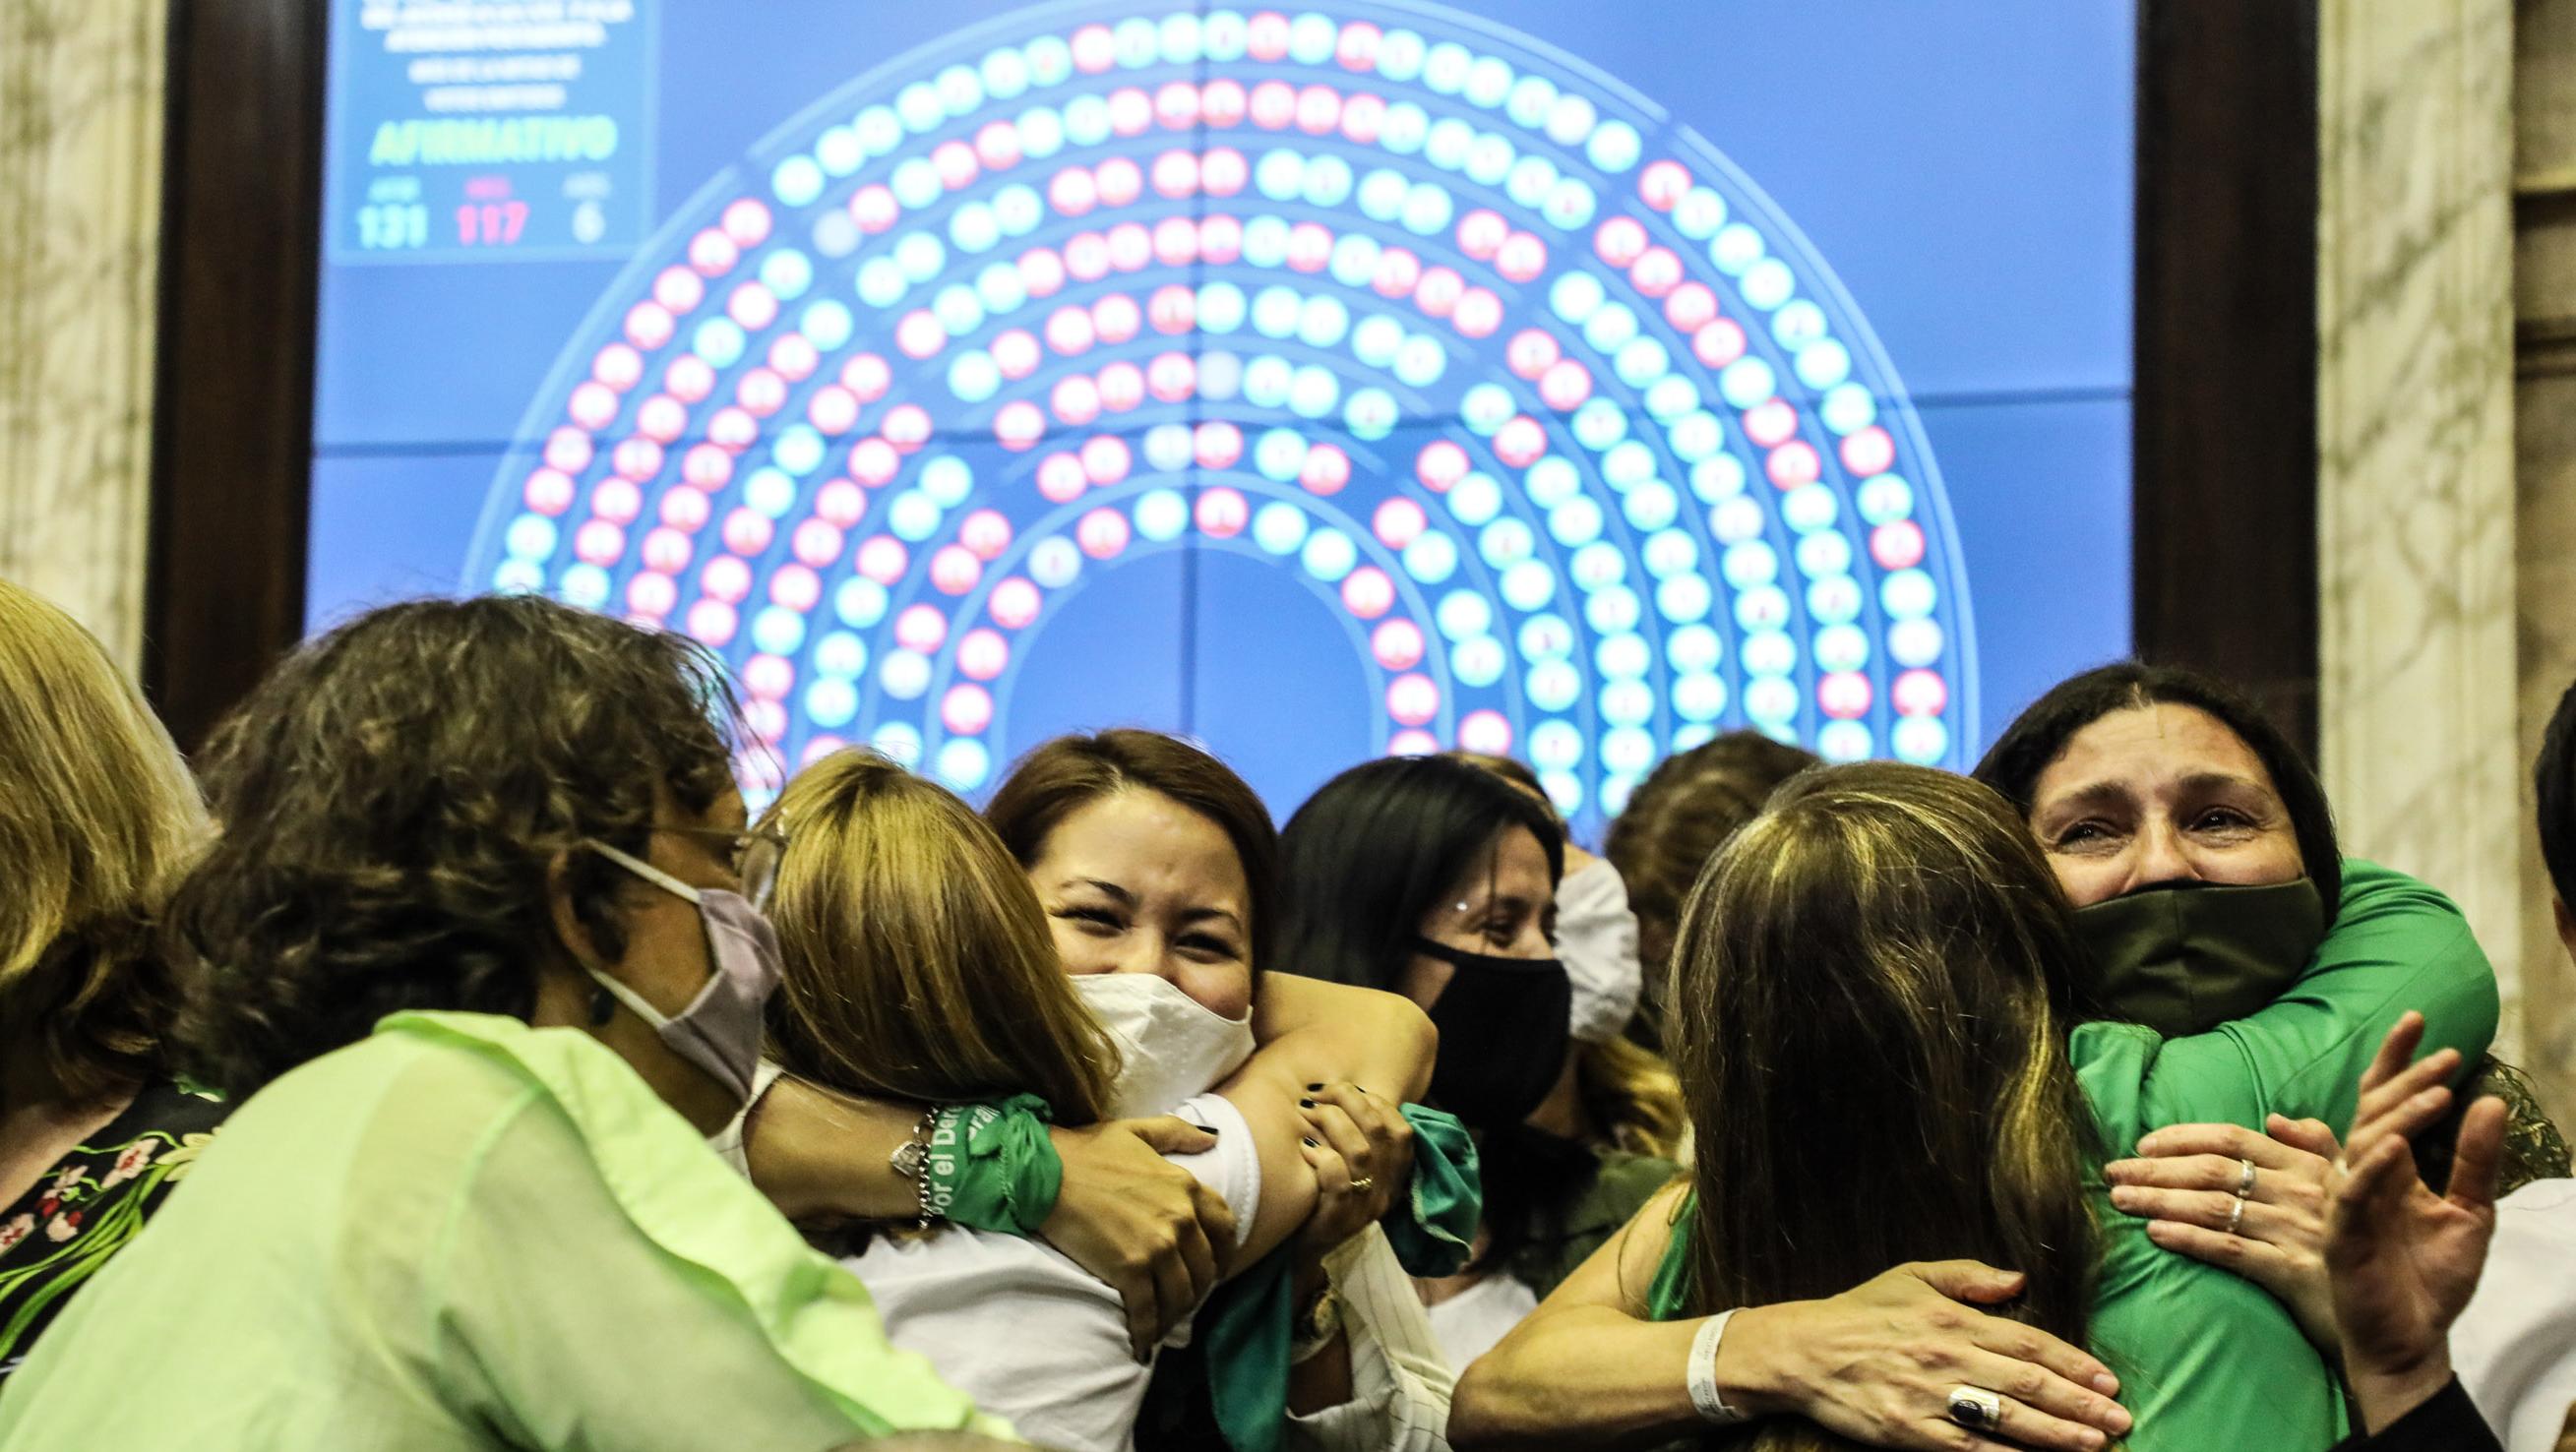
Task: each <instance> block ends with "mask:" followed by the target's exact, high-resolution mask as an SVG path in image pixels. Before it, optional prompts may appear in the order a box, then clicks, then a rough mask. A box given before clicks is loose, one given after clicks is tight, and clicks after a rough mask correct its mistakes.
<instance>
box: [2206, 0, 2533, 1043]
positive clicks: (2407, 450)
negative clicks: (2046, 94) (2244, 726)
mask: <svg viewBox="0 0 2576 1452" xmlns="http://www.w3.org/2000/svg"><path fill="white" fill-rule="evenodd" d="M2513 46H2514V5H2513V0H2323V3H2322V4H2321V5H2320V6H2319V47H2320V49H2319V57H2318V72H2319V76H2318V85H2319V126H2320V138H2319V140H2320V175H2319V182H2320V195H2319V200H2318V218H2317V326H2318V334H2319V336H2318V340H2317V343H2318V377H2317V390H2318V398H2317V402H2318V420H2317V427H2318V454H2319V459H2318V467H2319V477H2318V481H2317V487H2318V532H2319V538H2318V545H2319V575H2320V587H2321V589H2322V592H2323V598H2322V599H2321V601H2320V602H2319V603H2320V607H2321V610H2320V613H2321V630H2320V635H2321V639H2320V642H2319V673H2320V680H2319V702H2318V704H2319V714H2320V718H2321V723H2322V724H2321V731H2320V737H2321V740H2320V757H2321V760H2320V766H2321V767H2322V769H2323V771H2324V773H2325V777H2326V785H2327V789H2328V791H2329V792H2330V793H2331V794H2332V797H2333V800H2334V802H2335V806H2336V809H2337V811H2338V813H2339V815H2340V818H2341V824H2342V828H2343V835H2344V842H2345V845H2346V847H2347V850H2349V851H2350V852H2351V853H2353V854H2354V855H2357V856H2363V857H2369V858H2373V859H2376V860H2379V861H2383V862H2386V863H2388V864H2390V865H2392V866H2395V867H2398V868H2401V869H2403V870H2406V871H2409V872H2412V873H2415V874H2416V875H2418V876H2420V877H2423V878H2425V879H2426V880H2428V881H2430V882H2432V883H2434V884H2436V885H2438V886H2440V887H2442V888H2443V889H2445V890H2446V891H2448V892H2449V893H2450V894H2451V895H2452V896H2453V897H2454V898H2455V899H2457V900H2458V902H2459V903H2460V906H2461V907H2462V908H2463V909H2464V910H2465V911H2466V912H2467V913H2468V915H2469V920H2470V922H2471V924H2472V925H2473V926H2474V927H2475V929H2476V930H2477V933H2478V937H2479V940H2480V941H2481V942H2482V943H2483V944H2484V945H2485V946H2486V949H2487V951H2488V954H2489V955H2490V956H2491V957H2492V958H2493V959H2494V960H2495V962H2496V966H2497V969H2498V971H2499V972H2500V974H2501V975H2502V977H2503V980H2504V988H2505V1000H2506V1023H2505V1030H2504V1033H2503V1035H2502V1036H2501V1037H2500V1038H2499V1040H2498V1043H2497V1051H2498V1052H2499V1053H2500V1054H2501V1055H2503V1056H2505V1057H2507V1058H2519V1057H2521V1056H2522V1054H2523V1047H2524V1046H2523V1042H2522V1036H2521V1023H2522V1013H2523V1002H2524V997H2525V995H2524V992H2523V988H2524V984H2523V974H2522V969H2523V961H2524V958H2525V949H2524V942H2523V909H2524V901H2523V899H2524V896H2525V891H2524V879H2523V864H2522V844H2523V842H2524V840H2525V837H2526V835H2527V833H2528V828H2527V827H2526V826H2525V825H2524V823H2523V818H2522V815H2521V812H2520V803H2521V797H2520V795H2519V793H2518V790H2517V785H2516V783H2517V777H2518V776H2519V774H2520V773H2521V771H2522V762H2523V760H2524V758H2523V757H2522V755H2521V752H2520V736H2519V732H2518V719H2517V710H2518V702H2517V699H2516V696H2517V691H2516V674H2515V593H2514V575H2515V569H2514V567H2515V559H2514V538H2515V529H2514V505H2515V498H2514V490H2515V476H2514V432H2513V427H2514V426H2513V216H2512V206H2511V181H2512V174H2513V74H2514V71H2513V62H2514V53H2513ZM2247 144H2248V145H2260V144H2262V141H2261V139H2260V138H2247ZM2215 587H2216V588H2224V584H2223V582H2218V583H2217V584H2216V586H2215Z"/></svg>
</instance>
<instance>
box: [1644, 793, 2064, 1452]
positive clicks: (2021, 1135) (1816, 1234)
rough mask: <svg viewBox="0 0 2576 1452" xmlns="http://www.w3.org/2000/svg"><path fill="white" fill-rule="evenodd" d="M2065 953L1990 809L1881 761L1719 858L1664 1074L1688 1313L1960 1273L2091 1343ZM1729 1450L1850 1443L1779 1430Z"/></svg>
mask: <svg viewBox="0 0 2576 1452" xmlns="http://www.w3.org/2000/svg"><path fill="white" fill-rule="evenodd" d="M2080 952H2081V949H2080V948H2079V947H2078V946H2077V942H2076V939H2075V936H2074V928H2073V925H2072V922H2071V920H2070V917H2069V911H2068V909H2067V906H2066V900H2065V897H2064V895H2063V894H2062V893H2061V892H2060V891H2059V889H2058V886H2057V879H2056V878H2055V876H2054V875H2052V874H2051V873H2050V871H2049V869H2048V865H2047V863H2046V862H2044V861H2042V860H2041V858H2040V855H2039V851H2038V849H2037V848H2036V847H2035V846H2034V845H2033V844H2032V842H2031V839H2030V833H2029V830H2028V829H2027V828H2025V827H2024V826H2023V825H2022V822H2021V818H2020V817H2019V815H2018V814H2016V813H2015V812H2014V811H2013V810H2012V808H2011V807H2010V806H2009V805H2007V804H2006V803H2005V801H2004V800H2003V798H2002V797H2000V796H1998V795H1996V794H1995V793H1994V792H1993V791H1991V790H1989V789H1987V788H1985V787H1983V786H1980V785H1978V784H1977V783H1975V782H1972V781H1969V780H1968V779H1966V778H1964V777H1958V776H1952V775H1950V774H1948V773H1946V772H1938V771H1932V770H1929V769H1926V768H1923V767H1915V766H1903V765H1898V764H1895V763H1891V762H1864V763H1857V764H1854V765H1850V766H1834V767H1822V768H1818V769H1816V770H1814V771H1810V772H1807V773H1805V774H1803V775H1801V776H1798V777H1796V778H1794V779H1792V780H1791V781H1790V782H1789V783H1788V784H1787V785H1785V786H1783V787H1782V788H1781V789H1780V790H1779V792H1778V793H1777V794H1776V795H1775V796H1774V797H1773V798H1772V802H1771V806H1770V808H1769V810H1768V811H1767V812H1765V813H1764V814H1763V815H1762V816H1761V817H1759V818H1757V819H1755V820H1754V821H1753V822H1752V823H1751V824H1749V825H1747V826H1746V827H1745V828H1744V829H1743V830H1742V831H1740V832H1738V833H1737V834H1736V835H1735V837H1734V838H1733V839H1732V840H1731V841H1730V842H1728V844H1727V845H1726V846H1725V847H1724V848H1723V849H1721V850H1720V851H1719V853H1718V855H1717V857H1716V858H1715V859H1713V861H1712V862H1711V864H1710V867H1709V870H1708V872H1707V874H1706V875H1705V876H1704V877H1703V878H1702V879H1701V882H1700V885H1699V887H1698V889H1697V890H1696V891H1695V892H1693V893H1692V895H1691V899H1690V901H1689V903H1688V904H1687V905H1686V906H1685V908H1684V909H1683V914H1682V925H1681V934H1680V937H1679V939H1678V941H1677V942H1676V944H1675V946H1674V953H1673V972H1674V977H1673V1016H1672V1019H1671V1021H1670V1028H1671V1031H1672V1035H1673V1057H1674V1061H1675V1063H1676V1065H1677V1066H1678V1067H1679V1069H1680V1072H1681V1078H1682V1085H1683V1092H1684V1094H1685V1095H1686V1096H1688V1098H1689V1100H1690V1107H1691V1118H1692V1122H1693V1123H1695V1124H1697V1125H1699V1126H1700V1127H1701V1131H1702V1132H1701V1133H1700V1135H1699V1136H1698V1149H1697V1163H1696V1164H1695V1166H1694V1169H1693V1183H1694V1186H1695V1188H1696V1195H1695V1199H1694V1202H1693V1208H1692V1210H1691V1212H1690V1213H1689V1214H1688V1215H1686V1216H1685V1217H1684V1218H1683V1219H1682V1221H1681V1222H1680V1224H1679V1225H1678V1226H1677V1227H1676V1230H1677V1232H1678V1233H1682V1234H1686V1235H1687V1236H1688V1237H1689V1242H1688V1243H1689V1249H1690V1255H1689V1265H1690V1271H1691V1283H1690V1289H1689V1294H1688V1297H1687V1309H1688V1311H1689V1312H1690V1313H1691V1314H1694V1315H1706V1314H1709V1313H1711V1312H1715V1311H1720V1310H1724V1309H1726V1308H1727V1307H1730V1306H1756V1305H1768V1304H1772V1303H1775V1302H1780V1301H1789V1300H1800V1299H1806V1298H1809V1297H1820V1296H1829V1295H1833V1294H1835V1293H1836V1292H1839V1291H1842V1290H1845V1289H1847V1288H1849V1287H1851V1286H1854V1285H1857V1284H1859V1283H1860V1282H1862V1281H1865V1280H1867V1279H1869V1278H1870V1277H1872V1276H1875V1275H1878V1274H1879V1273H1881V1272H1883V1271H1885V1270H1887V1269H1888V1268H1889V1267H1891V1266H1894V1265H1897V1264H1900V1263H1902V1262H1905V1261H1913V1260H1946V1259H1954V1258H1970V1259H1976V1260H1982V1261H1985V1262H1987V1263H1988V1264H1991V1265H1999V1266H2010V1267H2012V1268H2014V1269H2016V1270H2020V1271H2023V1272H2026V1273H2027V1274H2028V1276H2029V1282H2028V1286H2027V1289H2025V1291H2024V1292H2023V1294H2022V1295H2021V1297H2020V1298H2019V1299H2018V1300H2017V1301H2016V1302H2014V1303H2013V1305H2011V1306H2010V1307H2009V1308H2005V1309H2003V1310H2002V1311H2001V1312H2000V1313H2001V1314H2004V1315H2008V1316H2011V1317H2013V1318H2015V1319H2017V1320H2020V1321H2023V1322H2026V1323H2028V1324H2030V1325H2033V1326H2036V1327H2039V1328H2041V1329H2043V1330H2045V1331H2048V1332H2050V1333H2052V1334H2054V1335H2056V1336H2059V1337H2061V1338H2063V1339H2065V1340H2067V1341H2069V1342H2072V1343H2074V1344H2076V1345H2079V1346H2080V1345H2083V1344H2084V1341H2085V1326H2086V1321H2087V1317H2088V1314H2089V1309H2090V1304H2091V1300H2092V1284H2093V1277H2094V1270H2095V1256H2096V1231H2095V1227H2094V1225H2093V1221H2092V1218H2091V1214H2090V1211H2089V1210H2088V1208H2087V1206H2086V1202H2085V1199H2084V1192H2083V1187H2082V1172H2083V1166H2084V1164H2085V1162H2086V1159H2087V1157H2088V1156H2091V1155H2097V1154H2098V1151H2097V1149H2096V1148H2095V1144H2094V1135H2093V1133H2092V1131H2091V1125H2092V1118H2091V1111H2090V1110H2089V1109H2088V1108H2087V1107H2086V1104H2085V1101H2084V1098H2083V1094H2082V1092H2081V1090H2080V1088H2079V1086H2078V1085H2077V1083H2076V1079H2075V1071H2074V1068H2073V1067H2072V1065H2071V1064H2070V1063H2069V1062H2068V1059H2067V1052H2066V1036H2067V1032H2068V1030H2069V1029H2070V1028H2071V1026H2072V1025H2073V1022H2074V1016H2073V1012H2072V1009H2071V1004H2070V997H2071V992H2072V984H2073V982H2074V976H2073V968H2074V966H2075V964H2076V963H2077V961H2078V954H2079V953H2080ZM1891 1196H1895V1197H1897V1198H1896V1199H1895V1200H1891V1198H1890V1197H1891ZM1733 1445H1741V1446H1748V1447H1759V1448H1763V1449H1766V1452H1788V1449H1798V1452H1810V1449H1822V1448H1836V1449H1839V1448H1846V1447H1850V1446H1852V1445H1853V1444H1851V1443H1848V1442H1845V1441H1844V1440H1842V1439H1841V1438H1839V1437H1837V1436H1834V1435H1833V1434H1831V1433H1828V1432H1826V1431H1824V1430H1822V1429H1821V1428H1818V1427H1816V1426H1814V1425H1812V1424H1810V1423H1806V1422H1802V1421H1791V1420H1785V1419H1784V1420H1780V1421H1777V1422H1774V1423H1768V1424H1765V1425H1764V1426H1762V1427H1761V1428H1759V1429H1757V1430H1754V1431H1751V1432H1749V1433H1747V1434H1745V1435H1744V1436H1743V1438H1742V1440H1741V1441H1740V1442H1738V1443H1735V1444H1733Z"/></svg>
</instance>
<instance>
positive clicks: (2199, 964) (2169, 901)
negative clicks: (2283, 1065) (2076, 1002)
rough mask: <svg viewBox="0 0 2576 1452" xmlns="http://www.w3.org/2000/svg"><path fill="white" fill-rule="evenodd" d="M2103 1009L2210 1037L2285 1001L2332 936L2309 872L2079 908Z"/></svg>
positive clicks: (2166, 1029)
mask: <svg viewBox="0 0 2576 1452" xmlns="http://www.w3.org/2000/svg"><path fill="white" fill-rule="evenodd" d="M2075 931H2076V934H2077V936H2079V937H2081V938H2082V939H2083V940H2084V946H2085V949H2086V951H2087V953H2088V955H2089V956H2090V957H2091V959H2092V964H2091V967H2092V974H2093V976H2092V979H2091V981H2090V982H2088V983H2087V984H2086V985H2085V987H2086V988H2087V989H2089V990H2090V994H2091V997H2092V999H2093V1002H2094V1004H2095V1005H2096V1007H2098V1008H2099V1009H2101V1010H2102V1011H2104V1012H2107V1013H2109V1014H2110V1015H2111V1016H2112V1017H2114V1018H2118V1019H2122V1020H2125V1021H2127V1022H2130V1023H2142V1024H2145V1025H2146V1026H2147V1027H2149V1028H2151V1029H2154V1030H2155V1031H2156V1032H2158V1033H2160V1034H2163V1035H2164V1036H2165V1037H2166V1038H2169V1039H2171V1038H2182V1037H2184V1036H2185V1035H2189V1034H2202V1033H2207V1032H2209V1031H2210V1030H2211V1029H2214V1028H2216V1027H2218V1026H2219V1025H2220V1024H2223V1023H2227V1022H2230V1021H2231V1020H2234V1019H2240V1018H2245V1017H2248V1016H2250V1015H2252V1014H2253V1013H2254V1012H2255V1011H2256V1010H2258V1009H2260V1008H2262V1007H2263V1006H2264V1005H2266V1004H2268V1003H2270V1002H2271V1001H2272V1000H2273V999H2276V998H2278V997H2280V996H2281V995H2282V994H2283V993H2284V992H2286V991H2287V990H2288V989H2289V987H2290V985H2291V984H2293V983H2296V982H2297V981H2298V980H2299V974H2300V973H2302V972H2304V971H2305V970H2306V968H2307V966H2308V959H2309V957H2310V956H2311V955H2313V954H2314V953H2315V952H2316V951H2317V945H2318V944H2319V943H2322V942H2324V941H2325V936H2326V910H2325V902H2324V900H2323V899H2321V898H2320V897H2318V896H2317V885H2316V884H2315V883H2314V882H2311V881H2309V880H2308V879H2307V878H2304V877H2302V878H2300V879H2298V880H2297V881H2295V882H2283V883H2277V884H2274V885H2271V886H2268V887H2160V888H2154V889H2151V890H2149V891H2146V892H2134V893H2131V894H2129V895H2128V896H2127V897H2115V898H2113V899H2111V900H2110V901H2109V902H2099V903H2095V904H2094V905H2093V906H2091V907H2088V908H2078V909H2077V910H2076V913H2075Z"/></svg>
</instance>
